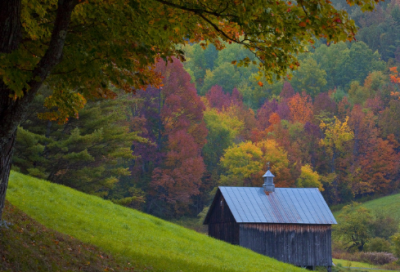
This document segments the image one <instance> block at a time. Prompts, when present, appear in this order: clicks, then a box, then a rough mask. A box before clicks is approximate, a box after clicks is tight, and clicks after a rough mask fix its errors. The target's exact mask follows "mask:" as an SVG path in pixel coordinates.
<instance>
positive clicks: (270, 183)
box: [263, 163, 275, 194]
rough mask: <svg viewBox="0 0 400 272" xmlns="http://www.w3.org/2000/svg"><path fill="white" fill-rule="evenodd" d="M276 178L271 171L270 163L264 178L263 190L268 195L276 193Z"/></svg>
mask: <svg viewBox="0 0 400 272" xmlns="http://www.w3.org/2000/svg"><path fill="white" fill-rule="evenodd" d="M274 177H275V176H274V175H273V174H272V173H271V171H270V170H269V163H268V170H267V172H266V173H265V174H264V176H263V178H264V184H263V188H264V191H265V192H266V193H267V194H269V193H273V192H275V184H274Z"/></svg>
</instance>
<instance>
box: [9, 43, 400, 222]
mask: <svg viewBox="0 0 400 272" xmlns="http://www.w3.org/2000/svg"><path fill="white" fill-rule="evenodd" d="M196 48H197V45H188V46H187V47H186V50H187V53H186V56H187V61H186V62H185V63H184V64H182V63H181V62H180V61H179V60H178V59H173V61H172V62H170V63H168V65H166V63H165V61H163V60H160V61H159V62H158V63H157V65H156V68H155V72H156V73H159V74H160V75H161V76H162V82H161V83H160V86H159V87H148V88H146V90H137V91H136V93H135V94H134V95H133V94H128V95H121V96H119V97H118V98H116V99H114V100H109V101H104V100H101V99H93V100H90V101H88V104H87V107H86V108H85V109H83V110H81V111H80V112H79V119H76V118H70V119H68V122H67V123H66V124H58V123H57V122H55V121H48V120H47V121H46V120H43V119H40V118H39V117H42V115H46V114H48V110H47V109H45V108H43V107H42V106H41V105H43V101H44V100H45V99H46V96H49V93H48V92H49V91H48V90H47V89H45V88H44V89H43V90H42V91H41V93H40V95H38V96H37V97H36V99H35V105H36V107H37V108H36V109H35V111H36V112H39V116H38V115H36V114H31V115H30V116H29V118H28V119H27V121H26V122H24V123H23V124H22V125H21V126H20V129H19V133H18V136H17V145H16V152H15V156H14V159H13V165H14V168H15V169H17V170H19V171H21V172H23V173H27V174H30V175H33V176H37V177H41V178H45V179H49V180H51V181H53V182H58V183H61V184H66V185H68V186H71V187H73V188H77V189H79V190H82V191H85V192H88V193H92V194H97V195H100V196H102V197H104V198H106V199H110V200H112V201H114V202H116V203H119V204H122V205H127V206H130V207H134V208H137V209H141V210H143V211H146V212H149V213H152V214H155V215H157V216H161V217H164V218H179V217H181V216H184V215H185V216H196V215H197V214H199V213H200V212H202V211H203V210H204V209H206V207H207V205H209V203H210V201H211V199H212V197H213V194H214V192H215V189H216V187H217V186H219V185H228V186H261V185H262V182H263V181H262V178H261V177H262V174H263V172H265V170H266V165H265V163H266V162H267V161H269V162H271V171H272V172H273V173H274V174H275V175H276V179H275V183H276V186H277V187H317V188H319V189H320V191H321V192H322V193H323V195H324V197H325V199H326V200H327V201H328V203H329V204H338V203H346V202H349V201H352V200H355V199H359V198H361V197H364V196H372V195H376V194H380V195H385V194H388V193H391V192H393V191H395V190H397V189H398V187H399V182H398V180H399V171H398V164H399V141H400V131H399V129H398V128H399V127H400V114H398V109H399V107H400V100H399V99H398V96H396V91H397V89H398V85H397V84H398V83H396V76H395V74H394V73H395V70H394V69H392V72H391V71H389V69H388V65H389V64H388V63H386V62H383V61H381V60H380V59H379V58H380V57H379V55H377V57H376V58H374V56H373V55H374V54H375V53H374V54H372V51H371V50H370V49H369V48H368V46H366V45H365V44H364V43H361V42H360V43H355V44H345V43H341V44H340V43H339V44H336V45H331V46H329V47H327V46H326V45H323V44H322V43H321V44H319V45H318V46H316V48H315V49H313V51H312V52H310V53H307V56H306V57H303V56H301V57H300V61H301V66H300V67H303V68H301V69H304V70H301V69H299V70H298V71H297V74H296V73H294V74H293V79H292V80H291V81H289V80H277V79H275V80H273V81H272V82H271V83H269V82H267V81H264V80H263V79H261V78H258V75H257V72H256V71H255V70H254V73H252V72H251V71H252V68H251V67H250V68H249V69H247V70H243V72H241V71H242V69H244V68H242V67H237V66H236V65H235V64H232V60H231V58H229V57H226V55H229V54H230V52H232V51H233V52H235V50H239V49H237V47H236V45H227V48H226V49H225V50H224V51H220V52H216V54H214V53H213V54H211V53H210V50H213V49H209V48H211V47H208V48H207V49H206V50H204V51H199V52H200V53H201V54H205V55H212V57H204V56H202V57H201V58H200V57H199V58H197V57H196V54H200V53H199V52H197V53H196V54H195V53H193V52H194V51H195V50H197V49H196ZM362 48H364V49H365V50H364V49H362ZM207 50H208V51H207ZM240 50H242V51H244V53H242V54H246V50H245V49H240ZM324 50H325V51H327V52H328V53H326V52H325V51H324ZM341 50H342V51H341ZM351 50H354V52H357V50H362V51H361V52H362V53H360V54H350V51H351ZM239 52H241V51H239ZM321 52H325V53H321ZM338 52H339V53H338ZM346 52H348V55H349V56H352V55H357V56H360V57H362V56H364V54H367V55H368V54H370V56H371V58H369V63H367V65H363V66H359V68H357V67H356V66H354V67H353V68H352V73H353V75H354V77H355V79H356V80H353V81H349V82H347V83H346V82H344V81H343V82H344V83H342V85H340V87H332V88H330V87H324V86H325V85H327V84H328V82H329V81H331V82H335V80H338V79H340V78H341V77H340V76H336V74H335V72H334V71H335V70H334V68H335V67H334V66H332V67H333V68H332V67H331V68H332V69H333V70H332V71H333V72H332V71H331V73H326V71H325V70H324V69H323V68H322V67H324V66H323V63H324V60H321V59H323V58H322V57H324V58H326V59H333V56H334V55H335V54H336V55H337V54H339V55H346ZM199 59H202V60H203V61H205V63H207V62H208V63H209V64H210V65H211V64H212V65H211V66H205V67H209V68H211V69H205V73H204V79H202V78H201V77H200V76H199V74H196V73H200V72H199V71H197V72H194V71H193V70H192V69H193V67H201V66H197V65H194V64H193V63H196V62H197V61H198V60H199ZM357 60H358V59H357V58H356V57H355V58H354V59H353V60H349V61H350V62H348V63H347V62H345V63H344V64H343V65H344V66H347V65H348V64H349V63H353V64H354V63H356V61H357ZM309 62H310V63H311V62H313V63H314V64H315V67H316V68H315V69H318V70H320V71H322V72H323V73H317V72H315V71H316V70H315V69H314V68H313V69H306V68H307V63H309ZM217 63H218V65H217ZM303 64H304V66H303ZM228 66H229V67H232V68H229V69H233V71H234V72H233V73H231V72H227V73H226V74H225V76H224V75H219V76H218V77H215V78H214V76H212V77H211V78H214V79H215V80H217V79H218V80H220V82H212V83H207V80H208V79H207V74H210V73H214V72H215V71H216V69H218V67H228ZM339 67H340V66H339ZM375 68H376V69H377V70H373V69H375ZM224 69H225V68H224ZM224 69H221V71H223V70H224ZM337 69H338V70H337V71H339V70H340V68H337ZM244 71H247V72H246V73H247V74H245V72H244ZM305 71H307V72H305ZM235 73H237V74H238V77H239V79H240V80H241V83H240V84H236V83H235V84H233V85H223V86H221V85H218V84H214V83H224V82H230V83H232V82H231V79H232V78H231V76H232V75H235ZM241 73H242V74H243V76H240V74H241ZM324 73H325V76H324V77H323V78H324V79H325V82H326V83H325V85H323V86H322V85H321V86H320V88H316V87H315V86H318V84H317V83H316V84H314V85H310V84H309V83H307V82H309V81H307V80H310V81H311V82H321V81H320V80H315V78H316V77H317V78H318V77H319V76H320V75H321V74H324ZM196 75H197V76H196ZM328 75H329V76H328ZM356 75H357V76H356ZM246 76H248V77H247V78H246ZM235 77H236V76H234V78H235ZM296 78H297V79H296ZM310 78H311V79H310ZM300 79H302V80H300ZM343 80H344V79H343ZM302 81H304V82H306V83H304V84H303V83H301V82H302ZM206 84H210V85H211V87H209V89H208V90H206V91H204V86H208V85H206ZM213 84H214V85H213ZM243 84H245V85H247V87H246V88H243ZM334 84H336V83H334ZM227 86H228V87H227ZM229 86H232V89H230V88H231V87H229ZM248 86H252V87H251V88H250V87H248ZM115 91H116V92H118V90H115ZM258 94H260V95H258ZM261 94H264V95H263V96H262V95H261ZM249 97H250V98H249ZM254 101H255V102H254ZM256 105H259V106H256ZM398 123H399V124H398Z"/></svg>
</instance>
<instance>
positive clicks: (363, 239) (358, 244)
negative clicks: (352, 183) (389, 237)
mask: <svg viewBox="0 0 400 272" xmlns="http://www.w3.org/2000/svg"><path fill="white" fill-rule="evenodd" d="M338 219H339V224H338V225H336V226H335V227H334V238H336V239H342V240H343V242H345V243H346V244H347V246H348V249H349V250H354V249H356V250H359V251H362V250H363V249H364V246H365V245H366V244H367V243H368V241H369V240H370V239H371V238H372V235H371V230H370V223H371V221H372V219H373V217H372V215H371V211H370V210H368V209H366V208H364V207H362V206H360V205H359V204H357V203H353V204H351V205H347V206H345V207H343V210H342V213H341V214H340V215H339V217H338Z"/></svg>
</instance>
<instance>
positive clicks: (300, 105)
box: [288, 92, 313, 124]
mask: <svg viewBox="0 0 400 272" xmlns="http://www.w3.org/2000/svg"><path fill="white" fill-rule="evenodd" d="M288 104H289V109H290V117H291V120H292V121H293V122H299V123H302V124H305V123H306V122H309V121H311V119H312V118H313V113H312V102H311V97H310V96H309V95H308V94H306V93H305V92H303V93H302V94H301V95H300V94H299V93H297V94H295V95H294V96H293V97H291V98H290V99H289V101H288Z"/></svg>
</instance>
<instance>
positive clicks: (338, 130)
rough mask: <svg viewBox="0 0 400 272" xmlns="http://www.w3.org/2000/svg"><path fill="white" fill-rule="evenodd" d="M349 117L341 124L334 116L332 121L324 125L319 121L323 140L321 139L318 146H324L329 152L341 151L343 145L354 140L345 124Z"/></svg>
mask: <svg viewBox="0 0 400 272" xmlns="http://www.w3.org/2000/svg"><path fill="white" fill-rule="evenodd" d="M348 120H349V117H348V116H347V117H346V119H345V121H344V122H341V121H340V120H339V119H338V118H337V117H336V116H335V117H334V121H333V122H330V123H325V122H324V121H321V124H320V128H321V129H322V130H323V131H324V134H325V138H324V139H321V141H320V145H321V146H325V147H326V148H327V149H328V151H329V152H334V151H335V150H339V151H342V150H343V148H344V143H345V142H347V141H350V140H352V139H353V138H354V133H353V132H352V131H351V129H350V127H349V125H348V124H347V122H348Z"/></svg>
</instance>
